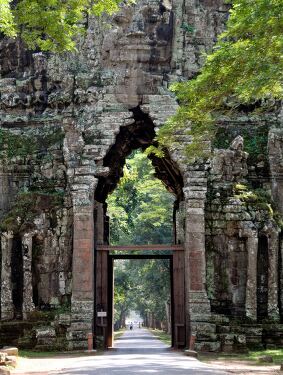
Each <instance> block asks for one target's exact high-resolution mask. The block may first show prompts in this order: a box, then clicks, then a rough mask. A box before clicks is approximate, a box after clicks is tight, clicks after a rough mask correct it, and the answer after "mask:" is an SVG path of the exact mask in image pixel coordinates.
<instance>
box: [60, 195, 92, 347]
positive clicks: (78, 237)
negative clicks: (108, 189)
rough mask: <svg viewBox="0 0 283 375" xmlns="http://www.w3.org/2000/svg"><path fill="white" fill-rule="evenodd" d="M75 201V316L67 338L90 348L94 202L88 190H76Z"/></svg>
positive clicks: (72, 345)
mask: <svg viewBox="0 0 283 375" xmlns="http://www.w3.org/2000/svg"><path fill="white" fill-rule="evenodd" d="M73 202H74V207H73V214H74V226H73V266H72V275H73V283H72V306H71V314H72V317H71V327H70V328H69V331H68V336H67V337H68V340H69V349H87V334H88V333H90V332H92V329H93V306H94V220H93V202H92V201H91V199H90V196H89V194H88V193H87V192H83V193H82V192H74V193H73Z"/></svg>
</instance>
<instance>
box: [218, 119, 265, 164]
mask: <svg viewBox="0 0 283 375" xmlns="http://www.w3.org/2000/svg"><path fill="white" fill-rule="evenodd" d="M268 130H269V129H268V126H266V125H263V126H257V127H250V126H245V127H241V128H239V127H235V128H234V129H230V128H229V127H225V128H224V127H218V128H217V132H216V134H215V139H214V142H213V146H214V147H216V148H225V149H226V148H228V147H229V146H230V144H231V142H232V141H233V139H234V138H236V136H237V135H241V136H242V137H243V138H244V149H245V151H246V152H248V154H249V160H250V162H251V163H255V162H257V161H258V158H259V156H260V157H264V159H265V158H266V157H267V139H268Z"/></svg>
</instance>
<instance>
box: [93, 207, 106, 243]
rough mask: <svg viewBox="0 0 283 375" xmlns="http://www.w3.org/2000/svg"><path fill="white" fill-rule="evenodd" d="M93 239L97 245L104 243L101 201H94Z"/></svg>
mask: <svg viewBox="0 0 283 375" xmlns="http://www.w3.org/2000/svg"><path fill="white" fill-rule="evenodd" d="M94 210H95V219H96V220H95V239H96V244H97V245H102V244H104V208H103V203H100V202H95V205H94Z"/></svg>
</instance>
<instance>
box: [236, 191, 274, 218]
mask: <svg viewBox="0 0 283 375" xmlns="http://www.w3.org/2000/svg"><path fill="white" fill-rule="evenodd" d="M234 196H235V197H236V198H239V199H240V200H241V201H242V202H244V203H246V204H247V205H248V207H249V206H250V207H253V208H254V209H257V210H262V211H265V212H266V213H267V215H268V217H269V218H273V219H274V210H273V207H272V206H273V202H272V198H271V195H270V193H269V192H268V191H266V190H264V189H261V188H259V189H251V188H249V187H248V186H246V185H242V184H236V185H235V186H234Z"/></svg>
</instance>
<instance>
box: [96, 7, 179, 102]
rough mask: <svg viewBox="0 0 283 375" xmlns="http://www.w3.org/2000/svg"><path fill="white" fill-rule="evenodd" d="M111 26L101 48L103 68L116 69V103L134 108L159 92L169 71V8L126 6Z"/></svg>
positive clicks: (170, 23) (171, 32) (171, 17)
mask: <svg viewBox="0 0 283 375" xmlns="http://www.w3.org/2000/svg"><path fill="white" fill-rule="evenodd" d="M112 24H113V25H114V26H113V27H112V28H111V30H110V31H109V33H108V34H107V35H106V36H105V38H104V42H103V46H102V50H103V55H102V66H103V67H104V68H106V67H107V68H108V69H111V68H112V69H115V73H116V75H117V76H118V81H117V85H116V86H117V87H116V88H115V89H114V93H115V94H117V95H118V100H119V101H122V102H124V103H127V104H130V103H131V104H130V105H133V104H135V105H137V104H138V102H140V101H141V96H142V95H144V94H156V93H157V92H158V86H160V85H162V79H163V75H164V74H165V73H168V72H169V71H170V59H171V41H172V35H173V15H172V11H171V4H170V3H169V2H168V3H167V2H166V3H159V2H157V1H156V2H152V3H150V4H149V3H147V2H145V1H142V2H140V3H138V4H137V5H135V6H131V7H126V6H125V7H123V8H122V9H121V10H120V12H119V13H117V14H116V15H115V16H114V17H113V21H112ZM112 93H113V92H112Z"/></svg>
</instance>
